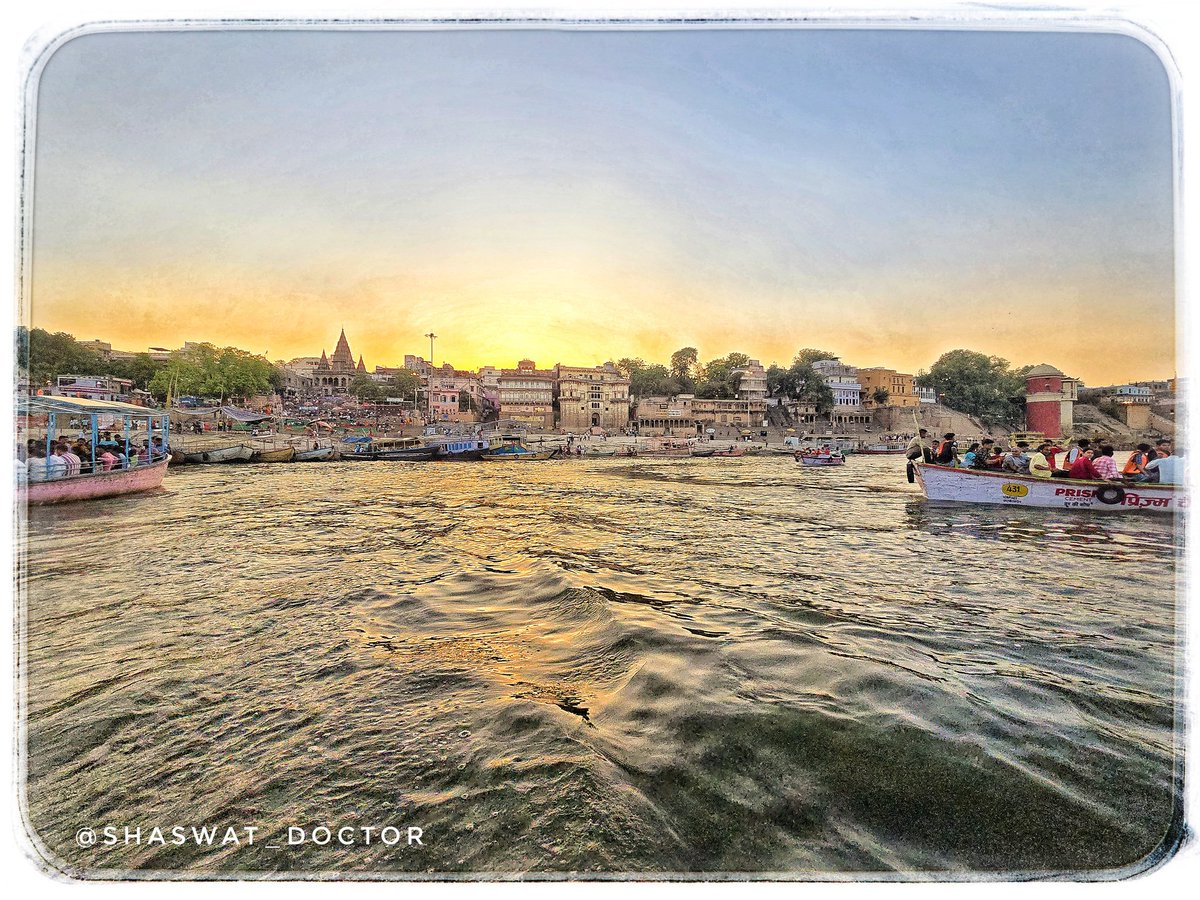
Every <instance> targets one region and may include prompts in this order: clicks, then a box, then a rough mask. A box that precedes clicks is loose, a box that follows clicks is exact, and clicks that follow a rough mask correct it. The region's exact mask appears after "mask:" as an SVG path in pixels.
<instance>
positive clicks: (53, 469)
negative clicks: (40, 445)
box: [46, 444, 67, 481]
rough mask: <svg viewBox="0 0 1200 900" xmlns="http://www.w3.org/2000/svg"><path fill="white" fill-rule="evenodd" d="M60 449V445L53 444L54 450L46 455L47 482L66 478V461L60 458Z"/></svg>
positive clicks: (61, 446)
mask: <svg viewBox="0 0 1200 900" xmlns="http://www.w3.org/2000/svg"><path fill="white" fill-rule="evenodd" d="M62 448H63V445H62V444H55V445H54V449H53V450H51V451H50V452H49V453H47V454H46V480H47V481H54V480H56V479H58V478H66V477H67V461H66V460H65V459H63V458H62Z"/></svg>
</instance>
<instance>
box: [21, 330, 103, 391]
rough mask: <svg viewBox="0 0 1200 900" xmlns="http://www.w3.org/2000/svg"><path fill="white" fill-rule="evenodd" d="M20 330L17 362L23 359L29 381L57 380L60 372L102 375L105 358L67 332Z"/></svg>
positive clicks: (43, 382)
mask: <svg viewBox="0 0 1200 900" xmlns="http://www.w3.org/2000/svg"><path fill="white" fill-rule="evenodd" d="M23 331H24V329H18V332H17V348H16V349H17V361H18V364H20V363H21V362H22V361H24V363H25V366H26V370H27V371H28V373H29V381H30V384H33V385H40V384H45V383H46V382H51V381H54V380H55V379H56V378H57V377H58V376H59V375H103V374H105V364H104V359H103V358H102V357H101V356H100V354H99V353H97V352H96V351H95V350H93V349H92V348H91V347H84V346H83V345H81V344H80V343H79V342H78V341H76V340H75V338H74V337H73V336H72V335H69V334H67V333H66V332H65V331H56V332H54V333H53V334H51V333H50V332H49V331H46V330H45V329H42V328H34V329H32V330H30V331H27V332H25V333H24V334H22V332H23Z"/></svg>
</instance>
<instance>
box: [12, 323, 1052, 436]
mask: <svg viewBox="0 0 1200 900" xmlns="http://www.w3.org/2000/svg"><path fill="white" fill-rule="evenodd" d="M16 354H17V364H18V366H19V367H20V368H21V369H22V370H23V371H24V372H26V373H27V375H28V377H29V380H30V383H31V384H32V385H34V386H35V387H37V386H41V385H44V384H52V383H53V382H54V380H55V379H56V378H57V377H58V376H59V375H68V374H71V375H109V376H112V377H115V378H127V379H129V380H130V381H132V382H133V384H134V387H138V388H141V389H143V390H147V391H149V392H150V393H151V394H152V395H153V396H155V397H157V398H159V399H162V398H165V397H166V395H167V392H168V390H170V391H171V392H172V395H173V396H176V397H178V396H184V395H189V394H191V395H196V396H202V397H220V398H221V400H222V401H225V400H240V399H246V398H248V397H251V396H254V395H256V394H263V393H270V392H273V391H275V390H278V388H279V387H280V386H281V385H282V383H283V373H282V372H281V371H280V369H279V367H278V366H277V365H275V364H273V363H271V362H270V361H269V360H267V359H266V358H265V357H263V356H259V355H255V354H252V353H248V352H247V351H245V350H239V349H238V348H236V347H221V348H218V347H216V346H215V345H213V344H207V343H206V344H194V345H191V346H189V347H188V348H187V349H185V350H180V351H176V352H175V353H173V354H171V357H170V358H169V359H168V360H166V361H163V360H156V359H153V358H151V356H150V355H149V354H147V353H139V354H137V355H136V356H133V357H129V358H122V359H106V358H104V356H103V355H102V354H100V353H99V352H97V351H96V350H95V349H93V348H92V347H88V346H86V345H84V344H81V343H79V342H78V341H77V340H75V338H74V337H73V336H72V335H70V334H67V333H65V332H61V331H60V332H49V331H46V330H45V329H42V328H33V329H28V328H25V327H24V326H20V327H18V328H17V331H16ZM834 358H836V354H834V353H830V352H828V351H825V350H819V349H815V348H811V347H808V348H804V349H802V350H800V351H799V352H797V354H796V356H795V357H794V358H793V359H792V362H791V364H790V365H788V366H786V367H784V366H780V365H777V364H774V363H773V364H772V365H771V366H770V367H769V368H767V370H766V377H767V394H768V396H770V397H775V398H779V399H783V400H793V401H796V402H800V403H808V404H811V405H812V406H814V407H815V408H816V410H817V412H818V413H819V414H821V415H824V414H826V413H828V412H829V411H830V410H832V409H833V406H834V397H833V390H832V389H831V388H830V386H829V385H828V384H826V383H825V382H824V380H822V378H821V376H820V375H819V374H818V373H817V371H816V369H814V368H813V363H815V362H817V361H819V360H822V359H834ZM699 360H700V357H699V353H698V351H697V349H696V348H695V347H683V348H681V349H679V350H677V351H675V352H674V353H672V354H671V358H670V360H669V362H668V363H666V364H664V363H648V362H646V361H645V360H643V359H641V358H638V357H623V358H622V359H619V360H618V361H617V362H616V367H617V369H618V370H619V371H620V372H621V373H622V374H624V375H625V376H626V377H627V378H629V381H630V386H629V392H630V395H631V396H632V397H634V398H638V399H640V398H644V397H655V396H667V397H674V396H678V395H679V394H694V395H695V396H697V397H699V398H702V399H718V400H721V399H725V400H728V399H734V398H736V397H737V395H738V389H739V387H740V384H741V380H742V378H743V377H744V375H745V368H744V367H745V366H746V365H747V363H749V361H750V357H749V356H748V355H747V354H745V353H740V352H738V353H730V354H728V355H726V356H722V357H718V358H716V359H712V360H709V361H708V362H707V363H704V364H701V363H700V361H699ZM1030 368H1031V366H1020V367H1017V368H1013V367H1011V366H1010V364H1009V362H1008V360H1006V359H1002V358H1000V357H998V356H989V355H987V354H984V353H979V352H977V351H974V350H951V351H950V352H948V353H944V354H942V356H941V357H939V359H938V360H937V362H935V363H934V364H933V365H932V366H930V367H929V369H928V370H925V369H922V370H921V371H920V372H919V373H918V374H917V376H916V378H915V383H916V384H917V385H918V386H920V387H927V388H933V390H934V391H935V392H936V393H937V398H938V402H940V403H942V404H943V405H945V406H948V407H949V408H951V409H954V410H957V411H959V412H963V413H966V414H967V415H971V416H974V417H976V418H977V419H979V420H980V421H982V422H983V423H984V424H987V425H994V424H999V425H1011V424H1016V423H1019V422H1020V421H1021V420H1022V419H1023V417H1024V397H1023V394H1024V390H1025V374H1026V373H1027V372H1028V371H1029V369H1030ZM420 389H421V379H420V377H419V376H418V375H417V374H416V373H414V372H408V371H404V372H400V373H398V374H396V375H394V376H392V377H391V378H390V379H388V380H387V381H386V382H383V383H379V382H377V381H375V380H374V379H373V378H371V377H370V376H368V375H365V374H363V373H358V374H357V375H355V377H354V379H353V381H352V382H351V385H350V393H351V394H353V395H354V396H356V397H358V399H359V400H371V401H373V400H382V399H384V398H386V397H403V398H408V397H414V396H415V395H416V394H417V392H418V391H419V390H420ZM887 396H888V394H887V391H886V390H879V391H876V393H875V394H874V395H873V397H872V399H873V400H874V401H875V402H876V403H879V404H882V403H885V402H886V400H887ZM469 402H470V398H469V396H467V397H466V398H465V399H464V398H463V397H460V403H469Z"/></svg>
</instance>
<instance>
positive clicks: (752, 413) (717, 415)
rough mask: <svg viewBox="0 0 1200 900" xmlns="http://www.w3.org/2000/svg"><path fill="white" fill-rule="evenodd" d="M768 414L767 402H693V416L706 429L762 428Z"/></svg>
mask: <svg viewBox="0 0 1200 900" xmlns="http://www.w3.org/2000/svg"><path fill="white" fill-rule="evenodd" d="M766 412H767V403H766V400H716V399H705V398H701V397H697V398H696V399H694V400H692V416H693V417H694V418H695V420H696V422H697V424H699V425H701V426H703V427H705V428H707V427H713V426H718V425H720V426H725V427H730V428H761V427H762V423H763V417H764V416H765V415H766Z"/></svg>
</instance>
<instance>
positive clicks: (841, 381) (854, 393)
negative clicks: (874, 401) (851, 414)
mask: <svg viewBox="0 0 1200 900" xmlns="http://www.w3.org/2000/svg"><path fill="white" fill-rule="evenodd" d="M812 367H813V369H814V370H815V371H816V373H817V374H818V375H819V376H820V377H821V380H822V381H824V382H825V383H826V384H827V385H829V387H830V389H832V391H833V407H834V410H835V411H838V410H843V409H847V408H855V409H856V408H858V407H860V406H861V405H862V384H860V383H859V380H858V369H856V368H855V367H854V366H848V365H846V364H845V363H843V362H842V361H841V360H840V359H838V358H837V357H836V356H835V357H833V358H832V359H819V360H817V361H816V362H814V363H813V364H812Z"/></svg>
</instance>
